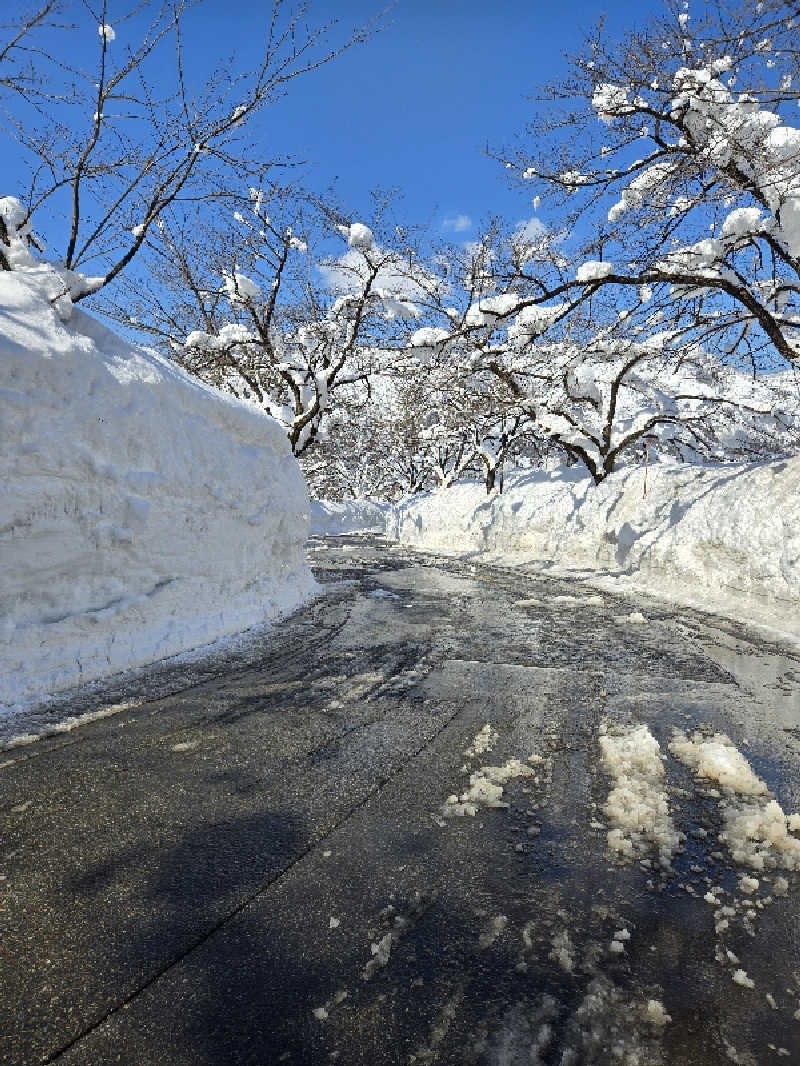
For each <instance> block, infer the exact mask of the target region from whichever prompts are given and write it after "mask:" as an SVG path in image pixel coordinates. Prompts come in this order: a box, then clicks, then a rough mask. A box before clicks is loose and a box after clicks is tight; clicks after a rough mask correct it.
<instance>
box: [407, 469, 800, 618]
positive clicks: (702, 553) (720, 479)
mask: <svg viewBox="0 0 800 1066" xmlns="http://www.w3.org/2000/svg"><path fill="white" fill-rule="evenodd" d="M643 475H644V472H643V470H642V469H641V468H636V467H629V468H627V469H621V470H619V471H617V472H615V473H613V474H611V475H610V476H609V477H608V478H606V479H605V480H604V481H603V482H602V483H601V484H600V485H597V486H595V485H594V483H593V482H592V480H591V478H590V477H589V475H588V474H587V473H585V472H584V471H582V470H581V469H580V468H577V467H571V468H561V469H559V470H555V471H551V472H547V471H532V472H524V473H508V474H507V475H506V479H505V485H504V487H503V492H502V494H500V493H493V494H492V495H490V496H488V497H487V495H486V489H485V486H483V485H482V484H478V483H468V482H461V483H458V484H456V485H453V486H451V487H450V488H447V489H446V490H442V491H437V492H432V493H426V494H423V495H420V496H416V497H414V498H412V499H410V500H407V501H404V502H403V503H402V504H398V505H397V506H395V507H394V508H393V509H392V511H391V512H390V515H389V519H388V521H387V535H389V536H392V537H394V538H395V539H397V540H399V541H400V542H401V543H403V544H407V545H410V546H412V547H418V548H421V549H423V550H427V551H435V552H439V553H442V554H446V553H452V554H456V553H467V552H468V553H474V552H476V551H477V552H485V553H487V554H488V553H492V555H493V556H494V557H495V559H501V560H502V561H504V562H507V563H511V562H524V563H526V564H534V563H537V562H541V563H545V564H546V565H547V566H548V567H549V568H550V569H551V570H553V568H554V567H555V568H562V569H566V568H568V569H576V568H577V569H580V570H582V571H584V573H591V574H594V575H596V577H595V579H594V580H598V579H599V580H600V582H602V583H603V587H605V586H606V584H607V585H608V586H609V587H613V588H614V589H615V590H620V589H639V590H645V591H649V592H655V593H657V594H659V595H662V596H664V597H666V598H668V599H672V600H678V601H679V602H685V603H693V604H696V605H699V606H704V607H707V608H709V609H716V610H719V611H721V612H723V613H724V612H726V611H728V612H729V613H731V614H734V615H736V616H738V617H748V618H750V619H751V620H752V621H762V622H765V623H766V624H768V625H772V626H773V627H774V628H777V629H780V630H783V631H784V632H788V633H791V632H795V633H796V634H797V635H798V636H800V565H799V564H798V560H800V458H796V457H795V458H791V459H786V460H780V461H774V462H765V463H742V464H733V463H730V464H728V463H726V464H719V465H713V464H709V465H707V466H687V465H686V464H680V463H673V462H670V461H664V460H662V461H660V462H658V463H652V462H651V463H650V469H649V473H648V481H647V496H646V497H643Z"/></svg>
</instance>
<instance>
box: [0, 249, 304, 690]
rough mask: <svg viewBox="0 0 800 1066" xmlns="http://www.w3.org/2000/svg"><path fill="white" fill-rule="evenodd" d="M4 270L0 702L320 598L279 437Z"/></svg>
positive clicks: (259, 416) (273, 428)
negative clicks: (66, 313)
mask: <svg viewBox="0 0 800 1066" xmlns="http://www.w3.org/2000/svg"><path fill="white" fill-rule="evenodd" d="M49 269H50V268H49V267H46V266H44V265H43V266H42V267H41V268H40V267H36V266H35V267H32V268H29V269H18V270H13V271H10V272H9V271H6V272H3V273H0V317H2V318H3V323H4V326H3V334H2V337H0V390H1V391H2V396H3V407H4V428H3V433H2V440H0V471H2V480H3V483H4V486H5V498H4V504H3V524H2V528H0V553H2V557H3V568H2V576H0V615H2V618H3V620H4V625H3V627H2V633H1V634H0V661H1V662H2V669H1V670H0V704H4V705H6V706H15V705H21V704H23V703H31V702H34V701H37V700H40V699H42V698H45V697H47V696H48V695H50V694H52V693H55V692H57V691H59V690H62V689H65V688H67V687H69V686H71V685H74V684H76V683H79V682H85V681H90V680H94V679H97V678H101V677H106V676H108V675H110V674H113V673H115V672H117V671H121V670H125V669H128V668H131V667H135V666H139V665H143V664H145V663H148V662H152V661H154V660H156V659H162V658H165V657H167V656H170V655H174V654H176V653H179V652H182V651H186V650H188V649H191V648H195V647H198V646H200V645H203V644H207V643H209V642H211V641H214V640H216V639H218V638H220V637H223V636H226V635H230V634H233V633H237V632H240V631H242V630H244V629H246V628H248V627H250V626H253V625H255V624H257V623H260V622H263V621H265V620H268V619H271V618H275V617H277V616H278V615H280V614H282V613H286V612H288V611H290V610H293V609H294V608H295V607H296V606H297V605H298V604H299V603H301V602H302V601H303V600H305V599H308V598H309V597H310V596H311V595H313V593H314V590H315V584H314V581H313V578H312V576H311V573H310V571H309V569H308V567H307V564H306V560H305V554H304V542H305V540H306V537H307V535H308V521H309V519H308V507H309V505H308V495H307V491H306V487H305V483H304V481H303V478H302V475H301V473H300V469H299V467H298V465H297V463H296V461H295V459H294V458H293V457H292V455H291V453H290V450H289V446H288V442H287V440H286V437H285V434H284V433H283V431H282V430H281V428H280V426H278V424H277V423H276V422H274V421H273V420H272V419H270V418H268V417H267V416H265V415H264V414H263V413H261V412H259V411H258V410H257V409H255V408H254V407H251V406H247V405H245V404H242V403H239V402H238V401H236V400H234V399H233V398H231V397H226V396H223V395H221V394H219V393H217V392H215V391H214V390H212V389H210V388H208V387H206V386H204V385H202V384H201V383H200V382H198V381H197V380H196V379H194V378H191V377H189V375H188V374H186V373H184V372H183V371H182V370H180V369H179V368H178V367H177V366H175V365H174V364H172V363H170V362H169V361H168V360H166V359H163V358H162V357H160V356H158V355H157V354H155V353H154V352H152V351H149V350H147V349H144V348H141V347H138V346H136V345H133V344H130V343H128V342H126V341H123V340H121V339H120V338H119V337H117V336H115V334H114V333H112V332H111V331H110V330H108V329H107V328H105V327H104V326H102V325H101V324H100V323H98V322H97V321H95V320H94V319H92V318H91V317H90V316H89V315H87V314H85V313H84V312H82V311H79V310H74V311H73V312H72V317H71V319H70V321H69V323H63V322H61V321H60V320H59V316H58V314H57V312H56V310H54V308H53V307H52V306H51V304H50V299H49V295H50V294H49V291H48V286H49V285H50V281H49V280H47V279H45V281H44V283H43V281H42V278H43V276H44V272H45V271H47V270H49Z"/></svg>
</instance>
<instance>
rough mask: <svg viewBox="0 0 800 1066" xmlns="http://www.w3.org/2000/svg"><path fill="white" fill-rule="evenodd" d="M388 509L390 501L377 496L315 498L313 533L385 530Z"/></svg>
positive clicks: (318, 535) (312, 506)
mask: <svg viewBox="0 0 800 1066" xmlns="http://www.w3.org/2000/svg"><path fill="white" fill-rule="evenodd" d="M387 511H388V505H387V504H380V503H376V502H375V501H374V500H312V501H311V535H312V536H317V537H325V536H327V537H330V536H340V535H343V534H345V533H383V531H384V529H385V528H386V513H387Z"/></svg>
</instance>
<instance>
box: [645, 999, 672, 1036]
mask: <svg viewBox="0 0 800 1066" xmlns="http://www.w3.org/2000/svg"><path fill="white" fill-rule="evenodd" d="M644 1018H645V1021H647V1022H650V1024H651V1025H655V1026H657V1027H658V1028H659V1029H663V1028H664V1026H665V1025H667V1024H668V1023H669V1022H671V1021H672V1018H671V1017H670V1015H669V1014H667V1012H666V1011H665V1010H664V1004H663V1003H662V1002H661V1000H659V999H648V1001H647V1005H646V1006H645V1009H644Z"/></svg>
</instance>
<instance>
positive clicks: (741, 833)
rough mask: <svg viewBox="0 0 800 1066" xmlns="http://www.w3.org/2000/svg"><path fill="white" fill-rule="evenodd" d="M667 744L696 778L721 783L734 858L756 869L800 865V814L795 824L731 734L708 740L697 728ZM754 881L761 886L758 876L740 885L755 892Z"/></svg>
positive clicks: (725, 831)
mask: <svg viewBox="0 0 800 1066" xmlns="http://www.w3.org/2000/svg"><path fill="white" fill-rule="evenodd" d="M669 748H670V751H671V752H672V754H673V755H675V756H677V758H679V759H680V760H681V761H682V762H684V763H685V764H686V765H687V766H689V767H690V768H691V769H692V770H693V771H694V772H695V774H696V775H697V776H698V777H702V778H710V779H711V780H713V781H718V782H719V784H720V785H721V786H722V789H723V793H724V794H723V795H722V796H721V797H720V798H719V800H718V804H719V807H720V810H721V811H722V816H723V820H724V826H723V831H722V832H721V833H720V840H721V841H723V842H724V843H725V844H727V846H728V849H729V851H730V853H731V855H732V857H733V859H734V862H738V863H741V864H742V865H745V866H750V867H752V868H753V869H755V870H768V869H774V868H780V869H784V870H800V840H798V839H797V837H795V836H793V835H792V833H793V832H795V831H796V828H797V827H798V826H800V819H798V821H797V823H796V821H795V820H796V819H797V815H795V814H792V815H789V816H788V817H787V816H786V815H785V814H784V812H783V809H782V808H781V806H780V804H779V803H778V802H777V801H776V800H775V799H773V798H772V796H771V795H770V793H769V790H768V789H767V786H766V784H765V783H764V782H763V781H762V780H761V778H760V777H758V776H757V775H756V774H754V773H753V770H752V769H751V767H750V764H749V763H748V762H747V759H745V757H744V755H742V753H741V752H740V751H739V750H738V748H736V747H735V745H734V744H733V743H732V741H731V740H730V739H729V738H728V737H726V736H725V735H724V734H722V733H717V734H715V735H714V736H713V737H711V739H707V738H705V737H703V736H702V734H699V733H695V735H694V737H693V738H692V739H691V740H689V739H688V738H687V737H686V736H685V734H683V733H680V732H677V733H676V735H675V739H674V740H673V741H672V743H671V744H670V746H669ZM753 882H755V888H757V887H758V882H757V881H756V880H755V878H743V879H742V881H741V882H740V886H741V887H742V890H743V891H745V892H753V891H755V888H754V887H751V886H752V884H753Z"/></svg>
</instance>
